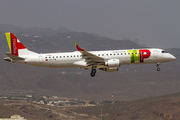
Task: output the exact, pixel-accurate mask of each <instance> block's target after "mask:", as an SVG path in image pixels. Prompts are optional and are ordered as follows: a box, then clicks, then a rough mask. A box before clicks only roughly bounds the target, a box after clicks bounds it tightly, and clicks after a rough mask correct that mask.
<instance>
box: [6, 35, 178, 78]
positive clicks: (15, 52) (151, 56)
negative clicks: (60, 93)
mask: <svg viewBox="0 0 180 120" xmlns="http://www.w3.org/2000/svg"><path fill="white" fill-rule="evenodd" d="M5 36H6V39H7V43H8V46H9V50H10V53H6V55H7V56H8V57H6V58H4V60H6V61H9V62H13V63H20V64H26V65H33V66H39V67H48V68H67V67H78V68H84V69H91V73H90V75H91V77H94V76H95V75H96V69H98V68H99V70H103V71H106V72H116V71H118V68H119V67H120V66H121V65H131V64H153V63H154V64H156V65H157V71H160V67H159V65H160V64H161V63H164V62H170V61H174V60H176V57H174V56H173V55H171V54H170V53H167V52H166V51H165V50H163V49H157V48H150V49H149V48H147V49H128V50H106V51H85V50H84V49H82V48H80V47H79V46H78V45H77V44H76V43H74V44H75V47H76V48H77V50H78V51H74V52H64V53H46V54H42V53H41V54H39V53H36V52H33V51H30V50H28V49H27V48H26V47H25V46H24V45H23V44H22V43H21V42H20V41H19V40H18V39H17V38H16V36H14V35H13V34H12V33H10V32H8V33H5Z"/></svg>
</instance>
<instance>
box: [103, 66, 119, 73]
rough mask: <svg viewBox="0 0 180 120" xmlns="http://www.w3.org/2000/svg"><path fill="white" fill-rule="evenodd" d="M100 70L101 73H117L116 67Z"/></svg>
mask: <svg viewBox="0 0 180 120" xmlns="http://www.w3.org/2000/svg"><path fill="white" fill-rule="evenodd" d="M100 70H103V71H106V72H117V71H118V67H110V68H100Z"/></svg>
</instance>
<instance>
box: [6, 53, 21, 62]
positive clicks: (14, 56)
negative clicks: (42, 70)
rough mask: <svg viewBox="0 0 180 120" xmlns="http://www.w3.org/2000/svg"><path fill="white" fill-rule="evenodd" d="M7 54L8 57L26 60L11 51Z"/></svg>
mask: <svg viewBox="0 0 180 120" xmlns="http://www.w3.org/2000/svg"><path fill="white" fill-rule="evenodd" d="M6 55H7V56H8V57H10V58H11V59H13V60H24V58H22V57H18V56H16V55H13V54H11V53H6Z"/></svg>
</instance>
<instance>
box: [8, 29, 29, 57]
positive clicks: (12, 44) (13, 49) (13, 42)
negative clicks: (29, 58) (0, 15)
mask: <svg viewBox="0 0 180 120" xmlns="http://www.w3.org/2000/svg"><path fill="white" fill-rule="evenodd" d="M5 35H6V39H7V42H8V46H9V50H10V53H11V54H13V55H16V56H19V49H26V47H25V46H24V45H23V44H22V43H21V42H20V41H19V40H18V39H17V38H16V36H14V35H13V34H12V33H5Z"/></svg>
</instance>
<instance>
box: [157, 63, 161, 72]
mask: <svg viewBox="0 0 180 120" xmlns="http://www.w3.org/2000/svg"><path fill="white" fill-rule="evenodd" d="M156 65H157V71H160V68H159V65H160V63H156Z"/></svg>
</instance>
